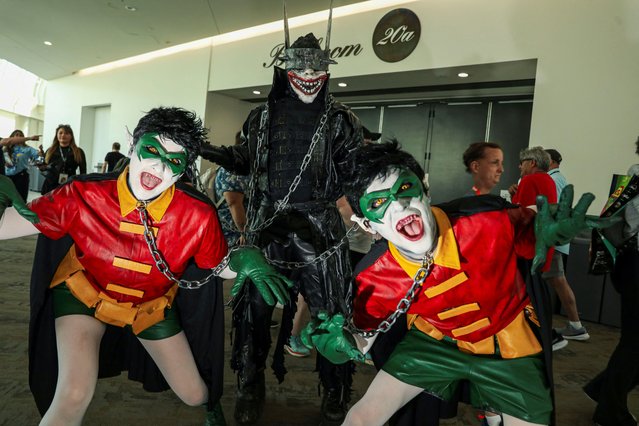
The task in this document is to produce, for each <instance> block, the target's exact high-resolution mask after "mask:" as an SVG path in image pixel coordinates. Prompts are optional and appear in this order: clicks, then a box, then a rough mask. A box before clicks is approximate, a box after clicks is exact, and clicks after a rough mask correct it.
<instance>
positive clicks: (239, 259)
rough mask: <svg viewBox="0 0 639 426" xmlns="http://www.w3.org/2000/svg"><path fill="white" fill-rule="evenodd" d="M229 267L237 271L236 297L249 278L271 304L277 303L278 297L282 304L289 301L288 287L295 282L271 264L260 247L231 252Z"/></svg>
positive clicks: (232, 289) (232, 294) (234, 287)
mask: <svg viewBox="0 0 639 426" xmlns="http://www.w3.org/2000/svg"><path fill="white" fill-rule="evenodd" d="M229 267H230V268H231V270H232V271H235V272H237V277H235V284H233V287H232V288H231V296H233V297H235V296H236V295H237V294H238V293H239V292H240V290H241V289H242V287H243V286H244V282H245V281H246V279H247V278H248V279H250V280H251V281H253V284H255V287H257V290H258V291H259V292H260V294H261V295H262V297H263V298H264V301H265V302H266V303H268V304H269V305H270V306H273V305H275V301H276V299H277V301H278V302H280V303H281V304H282V305H285V304H287V303H288V300H289V293H288V290H287V289H288V288H291V287H293V282H292V281H290V280H289V279H287V278H286V277H284V276H283V275H281V274H280V273H279V272H277V271H276V270H275V269H274V268H273V267H272V266H271V265H269V264H268V262H267V261H266V259H265V258H264V256H263V255H262V252H261V251H260V250H259V249H258V248H256V247H243V248H240V249H238V250H236V251H234V252H233V253H231V260H230V261H229Z"/></svg>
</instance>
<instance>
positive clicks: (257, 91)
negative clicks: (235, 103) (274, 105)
mask: <svg viewBox="0 0 639 426" xmlns="http://www.w3.org/2000/svg"><path fill="white" fill-rule="evenodd" d="M253 94H254V95H261V94H262V92H260V91H259V90H253Z"/></svg>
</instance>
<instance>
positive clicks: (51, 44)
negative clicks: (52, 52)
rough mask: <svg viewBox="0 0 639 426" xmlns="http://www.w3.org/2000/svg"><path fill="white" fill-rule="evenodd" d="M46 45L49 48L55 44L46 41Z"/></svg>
mask: <svg viewBox="0 0 639 426" xmlns="http://www.w3.org/2000/svg"><path fill="white" fill-rule="evenodd" d="M44 44H46V45H47V46H53V43H51V42H50V41H45V42H44Z"/></svg>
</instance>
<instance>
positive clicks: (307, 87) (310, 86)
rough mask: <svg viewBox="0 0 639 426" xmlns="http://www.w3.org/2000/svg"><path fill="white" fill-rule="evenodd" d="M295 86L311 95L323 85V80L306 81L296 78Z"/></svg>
mask: <svg viewBox="0 0 639 426" xmlns="http://www.w3.org/2000/svg"><path fill="white" fill-rule="evenodd" d="M295 85H296V86H297V87H298V88H299V89H300V90H301V91H302V92H304V93H305V94H307V95H311V94H313V93H315V92H316V91H317V90H318V89H319V87H320V86H321V85H322V80H313V81H306V80H301V79H297V78H296V79H295Z"/></svg>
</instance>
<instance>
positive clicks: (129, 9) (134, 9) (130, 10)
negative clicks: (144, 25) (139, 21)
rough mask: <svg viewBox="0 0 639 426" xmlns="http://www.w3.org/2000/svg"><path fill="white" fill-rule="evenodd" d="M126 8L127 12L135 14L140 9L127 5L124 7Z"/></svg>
mask: <svg viewBox="0 0 639 426" xmlns="http://www.w3.org/2000/svg"><path fill="white" fill-rule="evenodd" d="M124 8H125V9H126V10H128V11H129V12H135V11H137V10H138V8H137V7H135V6H129V5H128V4H127V5H126V6H124Z"/></svg>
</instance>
